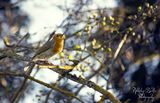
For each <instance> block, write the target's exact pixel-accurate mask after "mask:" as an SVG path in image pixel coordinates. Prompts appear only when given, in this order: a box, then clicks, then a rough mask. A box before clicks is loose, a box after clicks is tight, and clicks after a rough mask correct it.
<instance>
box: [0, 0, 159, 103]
mask: <svg viewBox="0 0 160 103" xmlns="http://www.w3.org/2000/svg"><path fill="white" fill-rule="evenodd" d="M159 10H160V1H159V0H0V103H10V102H11V98H13V96H14V95H15V92H16V90H18V88H19V87H20V86H21V83H22V81H23V80H24V78H23V77H21V76H16V75H3V74H4V73H5V72H9V73H16V72H17V73H23V72H24V68H25V67H26V65H27V64H28V62H26V61H23V60H18V59H15V58H12V57H8V56H6V55H4V53H5V52H6V51H8V50H12V51H14V52H15V53H16V54H18V55H21V56H26V57H32V56H33V54H34V53H35V51H36V50H37V49H38V48H39V47H40V46H42V45H43V44H44V43H45V42H46V41H47V39H48V38H49V36H50V34H51V33H53V32H54V31H55V32H56V33H63V34H65V35H66V39H65V46H64V50H63V52H62V53H60V54H59V55H56V56H54V57H53V58H51V59H50V61H51V62H52V63H53V64H56V65H70V61H71V60H73V61H74V60H78V61H79V62H78V63H77V65H76V66H75V67H74V69H73V70H72V72H70V74H74V75H76V76H77V77H81V78H85V79H86V80H91V81H93V82H94V83H96V84H97V85H99V86H101V87H102V88H104V89H106V90H108V91H110V92H111V93H112V94H113V95H114V96H115V97H116V98H118V99H119V100H120V101H121V102H122V103H160V90H159V88H160V82H159V81H160V78H159V77H160V12H159ZM32 76H34V77H35V78H36V79H38V80H41V81H44V82H45V83H48V84H52V83H56V82H58V86H59V87H61V88H63V89H65V90H68V91H70V92H72V93H75V94H76V96H77V97H78V98H80V99H81V100H82V101H83V102H84V103H97V102H99V103H110V102H111V101H110V100H109V99H108V98H107V97H106V98H105V99H104V100H102V97H101V96H102V94H100V93H99V92H98V91H95V90H93V89H92V88H89V87H87V86H84V85H82V84H79V83H77V82H74V81H72V80H69V79H67V78H62V79H59V74H58V73H55V72H53V71H52V70H50V69H47V68H45V69H38V68H37V67H35V68H34V71H33V72H32ZM17 102H18V103H79V101H78V100H76V99H75V98H71V97H69V96H66V95H64V94H62V93H60V92H58V91H55V90H51V89H49V88H47V87H45V86H43V85H41V84H38V83H36V82H34V81H29V82H28V84H27V85H26V87H25V89H24V91H23V93H22V95H21V96H20V97H18V98H17Z"/></svg>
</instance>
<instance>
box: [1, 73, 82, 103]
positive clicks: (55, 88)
mask: <svg viewBox="0 0 160 103" xmlns="http://www.w3.org/2000/svg"><path fill="white" fill-rule="evenodd" d="M0 75H1V76H18V77H24V78H25V77H27V78H28V79H30V80H32V81H34V82H36V83H39V84H41V85H43V86H45V87H47V88H51V89H53V90H55V91H58V92H61V93H62V94H64V95H66V96H70V97H72V98H75V99H77V100H78V101H80V102H81V103H84V102H83V101H82V100H81V99H79V98H78V97H76V96H75V94H73V93H71V92H70V91H67V90H65V89H62V88H59V87H58V86H57V85H51V84H47V83H45V82H43V81H41V80H38V79H35V78H34V77H32V76H29V75H26V74H25V73H13V72H12V73H11V72H0Z"/></svg>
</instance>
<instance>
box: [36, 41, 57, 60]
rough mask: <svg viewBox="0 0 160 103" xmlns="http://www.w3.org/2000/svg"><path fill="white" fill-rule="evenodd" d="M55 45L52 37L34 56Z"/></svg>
mask: <svg viewBox="0 0 160 103" xmlns="http://www.w3.org/2000/svg"><path fill="white" fill-rule="evenodd" d="M53 46H54V40H53V39H51V40H50V41H48V42H46V43H45V44H44V45H43V46H42V47H40V48H39V49H38V50H37V51H36V53H35V56H34V57H36V56H38V55H40V54H41V53H43V52H45V51H47V50H48V49H50V48H52V47H53Z"/></svg>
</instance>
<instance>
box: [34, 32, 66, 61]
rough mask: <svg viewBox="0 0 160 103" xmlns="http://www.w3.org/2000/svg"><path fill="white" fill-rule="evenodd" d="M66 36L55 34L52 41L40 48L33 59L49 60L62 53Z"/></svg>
mask: <svg viewBox="0 0 160 103" xmlns="http://www.w3.org/2000/svg"><path fill="white" fill-rule="evenodd" d="M64 39H65V35H64V34H55V35H53V37H52V38H51V40H50V41H48V42H46V43H45V44H44V45H43V46H42V47H40V48H39V49H38V50H37V51H36V53H35V55H34V57H33V59H48V58H50V57H52V56H53V55H55V54H58V53H60V52H62V50H63V47H64Z"/></svg>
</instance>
